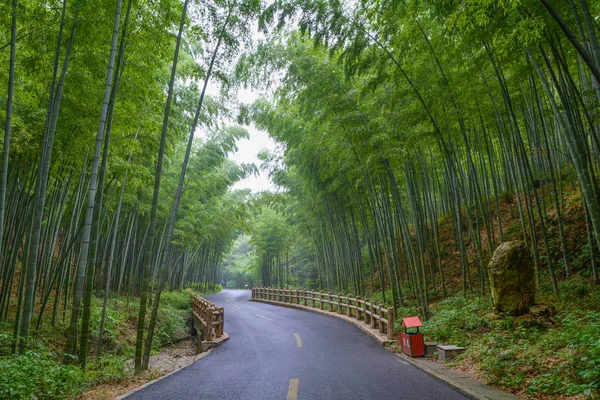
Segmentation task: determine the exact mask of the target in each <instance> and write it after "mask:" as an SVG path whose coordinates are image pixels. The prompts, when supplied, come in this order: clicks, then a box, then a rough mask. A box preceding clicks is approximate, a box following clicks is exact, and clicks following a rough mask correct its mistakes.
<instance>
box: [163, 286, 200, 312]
mask: <svg viewBox="0 0 600 400" xmlns="http://www.w3.org/2000/svg"><path fill="white" fill-rule="evenodd" d="M192 294H193V292H192V290H189V289H187V290H179V291H175V290H172V291H163V293H162V294H161V295H160V304H161V307H164V308H167V307H168V308H174V309H176V310H189V309H190V305H191V300H190V296H191V295H192Z"/></svg>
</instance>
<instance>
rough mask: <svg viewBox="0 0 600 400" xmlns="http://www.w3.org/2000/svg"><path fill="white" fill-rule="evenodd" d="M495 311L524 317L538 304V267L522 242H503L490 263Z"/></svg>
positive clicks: (489, 270)
mask: <svg viewBox="0 0 600 400" xmlns="http://www.w3.org/2000/svg"><path fill="white" fill-rule="evenodd" d="M488 273H489V278H490V290H491V293H492V300H493V302H494V309H495V310H496V311H497V312H502V313H510V314H511V315H513V316H518V315H522V314H525V313H527V312H528V311H529V307H531V306H532V305H533V304H534V302H535V268H534V264H533V259H532V257H531V254H530V253H529V250H528V249H527V248H526V247H525V246H524V244H523V242H521V241H512V242H504V243H502V244H501V245H500V246H498V248H497V249H496V251H495V252H494V255H493V256H492V259H491V260H490V263H489V264H488Z"/></svg>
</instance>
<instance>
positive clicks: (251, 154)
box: [229, 89, 276, 193]
mask: <svg viewBox="0 0 600 400" xmlns="http://www.w3.org/2000/svg"><path fill="white" fill-rule="evenodd" d="M256 98H257V94H256V93H254V92H252V91H251V90H246V89H241V90H240V91H239V93H238V99H239V101H240V102H241V103H244V104H251V103H252V102H254V100H256ZM245 128H246V129H247V130H248V133H249V134H250V139H242V140H240V141H238V151H237V152H236V153H235V154H231V155H230V156H229V158H230V159H232V160H234V161H236V162H238V163H254V164H256V167H260V160H259V159H258V158H257V155H258V153H259V152H260V151H261V150H263V149H268V150H274V149H275V147H276V145H275V141H273V139H271V137H270V136H269V134H268V133H267V132H264V131H260V130H258V129H256V127H255V126H254V125H251V126H245ZM233 189H251V190H252V192H253V193H256V192H260V191H265V190H269V191H275V187H274V186H273V184H272V183H271V181H270V180H269V177H268V176H267V174H266V173H265V172H263V171H260V173H259V175H258V176H251V177H248V178H246V179H244V180H242V181H239V182H237V183H236V184H235V185H234V186H233Z"/></svg>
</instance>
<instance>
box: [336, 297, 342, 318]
mask: <svg viewBox="0 0 600 400" xmlns="http://www.w3.org/2000/svg"><path fill="white" fill-rule="evenodd" d="M337 308H338V309H337V312H338V314H341V313H342V294H341V293H338V301H337Z"/></svg>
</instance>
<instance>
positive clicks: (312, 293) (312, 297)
mask: <svg viewBox="0 0 600 400" xmlns="http://www.w3.org/2000/svg"><path fill="white" fill-rule="evenodd" d="M310 301H311V302H312V304H311V307H312V308H315V292H314V291H313V290H311V292H310Z"/></svg>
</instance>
